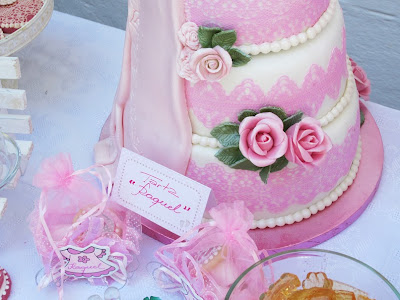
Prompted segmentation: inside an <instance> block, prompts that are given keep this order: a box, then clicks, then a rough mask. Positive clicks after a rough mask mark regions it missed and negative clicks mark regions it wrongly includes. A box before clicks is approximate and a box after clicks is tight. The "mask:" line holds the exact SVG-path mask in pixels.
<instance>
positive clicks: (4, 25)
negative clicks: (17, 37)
mask: <svg viewBox="0 0 400 300" xmlns="http://www.w3.org/2000/svg"><path fill="white" fill-rule="evenodd" d="M25 24H26V22H21V23H11V24H8V23H7V24H5V23H1V24H0V27H1V28H21V27H22V26H24V25H25Z"/></svg>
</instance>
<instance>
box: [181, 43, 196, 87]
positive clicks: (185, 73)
mask: <svg viewBox="0 0 400 300" xmlns="http://www.w3.org/2000/svg"><path fill="white" fill-rule="evenodd" d="M194 52H195V51H194V50H192V49H190V48H189V47H185V48H183V49H182V51H181V53H180V55H179V59H178V74H179V76H180V77H182V78H184V79H186V80H188V81H190V82H194V83H196V82H198V81H199V80H200V78H199V77H198V76H197V75H196V74H195V73H194V72H193V70H192V69H191V68H190V59H191V58H192V55H193V53H194Z"/></svg>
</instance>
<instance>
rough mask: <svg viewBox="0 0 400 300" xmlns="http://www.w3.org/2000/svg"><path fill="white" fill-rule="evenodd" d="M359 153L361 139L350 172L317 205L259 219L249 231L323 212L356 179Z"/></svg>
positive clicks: (300, 219)
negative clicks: (283, 214)
mask: <svg viewBox="0 0 400 300" xmlns="http://www.w3.org/2000/svg"><path fill="white" fill-rule="evenodd" d="M361 152H362V143H361V137H360V139H359V141H358V147H357V152H356V156H355V158H354V160H353V164H352V165H351V168H350V172H349V173H348V174H347V176H346V177H345V178H344V179H343V181H342V182H341V183H340V184H339V185H338V186H336V188H335V189H334V190H333V191H331V192H330V193H329V195H328V196H326V197H325V198H324V199H322V200H320V201H318V202H317V203H315V204H313V205H311V206H310V207H309V208H305V209H302V210H300V211H297V212H295V213H293V214H289V215H287V216H284V217H277V218H269V219H260V220H254V221H253V226H252V228H251V229H257V228H259V229H265V228H267V227H268V228H274V227H276V226H279V227H281V226H284V225H286V224H287V225H290V224H293V223H295V222H301V221H302V220H304V219H308V218H310V217H311V216H312V215H315V214H316V213H317V212H319V211H323V210H324V209H325V208H327V207H329V206H331V205H332V203H333V202H335V201H336V200H338V199H339V197H340V196H341V195H343V193H344V192H345V191H347V189H348V188H349V187H350V186H351V185H352V184H353V182H354V179H355V178H356V175H357V172H358V168H359V166H360V161H361ZM210 221H212V220H210V219H203V222H210Z"/></svg>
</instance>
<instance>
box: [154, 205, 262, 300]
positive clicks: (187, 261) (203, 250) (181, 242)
mask: <svg viewBox="0 0 400 300" xmlns="http://www.w3.org/2000/svg"><path fill="white" fill-rule="evenodd" d="M210 215H211V217H212V218H213V219H214V220H215V221H214V222H213V223H206V224H202V225H200V226H198V227H196V228H194V229H193V230H192V231H191V232H189V233H187V234H186V235H184V236H182V237H181V238H179V239H178V240H176V241H175V242H173V243H172V244H171V245H167V246H163V247H161V248H160V249H159V250H158V251H157V253H156V257H157V258H158V259H159V260H160V261H161V263H162V264H163V265H164V267H163V268H162V269H164V270H165V269H167V271H166V272H160V273H161V274H163V275H165V276H166V277H168V278H169V279H170V281H174V279H173V278H180V280H182V284H183V283H184V282H187V283H189V284H190V288H188V287H187V286H184V287H183V288H182V289H181V291H185V292H187V291H190V290H191V291H192V294H193V295H196V296H197V297H201V298H202V299H207V300H211V299H212V300H217V299H225V295H226V293H227V292H228V290H229V288H230V286H231V285H232V284H233V283H234V281H235V280H236V279H237V278H238V277H239V276H240V274H242V273H243V272H244V271H245V270H246V269H247V268H249V267H250V266H252V265H253V264H254V263H255V262H257V261H258V260H259V257H258V249H257V246H256V245H255V243H254V241H253V240H252V239H251V238H250V236H249V235H248V233H247V232H248V231H249V230H250V228H251V225H252V222H253V215H252V214H251V212H250V211H249V210H248V209H247V208H246V207H245V204H244V203H243V202H235V203H231V204H227V203H224V204H220V205H219V206H217V207H215V208H213V209H211V210H210ZM168 274H173V275H174V276H168ZM252 276H253V278H252V280H249V283H250V285H251V286H250V287H249V289H247V292H246V291H243V293H248V291H251V295H249V294H240V295H238V296H240V297H241V298H238V299H250V300H251V299H258V297H256V296H255V295H261V294H262V293H263V292H264V291H265V290H266V287H265V282H264V277H263V274H261V273H257V274H256V273H254V274H253V275H252ZM160 277H161V276H160ZM160 277H159V278H160ZM182 278H183V279H182ZM164 280H165V279H164ZM158 281H159V283H160V282H162V280H158ZM175 281H177V279H175ZM179 284H181V283H177V285H179ZM160 285H161V286H162V287H163V284H162V283H161V284H160ZM183 285H184V284H183ZM189 294H190V293H189ZM193 295H190V296H191V297H192V298H190V297H188V296H187V295H186V299H198V298H196V297H193Z"/></svg>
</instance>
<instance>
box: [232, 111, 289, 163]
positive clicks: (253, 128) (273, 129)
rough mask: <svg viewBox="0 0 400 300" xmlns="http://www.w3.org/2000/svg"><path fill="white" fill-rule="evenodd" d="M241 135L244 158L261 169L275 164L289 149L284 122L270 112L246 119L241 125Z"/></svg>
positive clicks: (241, 149)
mask: <svg viewBox="0 0 400 300" xmlns="http://www.w3.org/2000/svg"><path fill="white" fill-rule="evenodd" d="M239 134H240V142H239V148H240V151H241V152H242V154H243V156H244V157H246V158H247V159H249V160H250V161H251V162H252V163H253V164H254V165H256V166H257V167H260V168H263V167H267V166H270V165H272V164H274V163H275V161H276V160H277V159H278V158H280V157H282V156H283V155H285V153H286V150H287V148H288V138H287V136H286V133H285V132H284V131H283V122H282V120H281V119H280V118H279V117H277V116H276V115H275V114H273V113H270V112H267V113H260V114H258V115H256V116H254V117H247V118H245V119H244V120H243V121H242V123H241V124H240V127H239Z"/></svg>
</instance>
